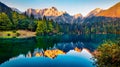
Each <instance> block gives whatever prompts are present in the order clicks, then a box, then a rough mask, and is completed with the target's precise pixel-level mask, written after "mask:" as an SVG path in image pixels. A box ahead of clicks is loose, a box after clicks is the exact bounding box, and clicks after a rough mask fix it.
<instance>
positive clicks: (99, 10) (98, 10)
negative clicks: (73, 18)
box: [86, 8, 102, 18]
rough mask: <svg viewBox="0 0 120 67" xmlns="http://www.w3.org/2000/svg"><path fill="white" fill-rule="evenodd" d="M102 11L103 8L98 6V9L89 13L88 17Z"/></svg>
mask: <svg viewBox="0 0 120 67" xmlns="http://www.w3.org/2000/svg"><path fill="white" fill-rule="evenodd" d="M101 11H102V9H100V8H96V9H94V10H92V11H91V12H90V13H88V15H87V16H86V17H87V18H90V17H93V16H95V15H97V14H98V13H100V12H101Z"/></svg>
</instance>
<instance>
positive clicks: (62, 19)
mask: <svg viewBox="0 0 120 67" xmlns="http://www.w3.org/2000/svg"><path fill="white" fill-rule="evenodd" d="M25 14H26V15H27V16H29V17H31V16H32V17H34V18H35V19H43V17H44V16H45V17H46V19H48V20H53V21H54V22H58V23H78V22H81V20H82V18H83V16H82V15H81V14H76V15H74V16H71V15H70V14H68V13H67V12H65V11H58V9H57V8H56V7H50V8H45V9H32V8H29V9H27V10H26V11H25Z"/></svg>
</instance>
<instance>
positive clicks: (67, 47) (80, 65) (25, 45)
mask: <svg viewBox="0 0 120 67" xmlns="http://www.w3.org/2000/svg"><path fill="white" fill-rule="evenodd" d="M119 38H120V35H114V34H90V35H61V36H44V37H42V36H41V37H31V38H21V39H18V38H11V39H3V38H0V67H40V66H41V67H75V66H76V67H95V66H94V65H93V63H94V61H93V60H92V57H93V55H92V52H93V51H94V50H95V49H96V48H97V47H98V46H99V45H100V44H102V43H103V42H104V41H107V40H112V41H115V40H116V39H119ZM76 47H77V48H78V49H80V50H81V51H80V52H78V51H75V50H74V49H75V48H76ZM55 49H58V50H61V51H63V52H65V54H59V55H57V56H56V57H54V58H49V57H46V56H40V57H37V56H36V55H35V53H39V52H42V53H44V51H45V50H55Z"/></svg>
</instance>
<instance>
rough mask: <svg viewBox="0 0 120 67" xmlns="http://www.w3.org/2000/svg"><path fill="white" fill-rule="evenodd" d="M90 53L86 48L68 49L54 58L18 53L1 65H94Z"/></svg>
mask: <svg viewBox="0 0 120 67" xmlns="http://www.w3.org/2000/svg"><path fill="white" fill-rule="evenodd" d="M90 58H92V55H91V53H89V51H88V50H87V49H83V50H82V51H81V52H77V51H75V50H70V51H68V52H67V53H66V54H60V55H58V56H57V57H56V58H54V59H51V58H48V57H44V56H41V57H32V58H28V57H25V55H19V56H18V57H15V58H14V59H11V60H9V61H7V62H5V63H3V64H1V67H95V66H94V65H93V64H92V63H93V60H91V59H90Z"/></svg>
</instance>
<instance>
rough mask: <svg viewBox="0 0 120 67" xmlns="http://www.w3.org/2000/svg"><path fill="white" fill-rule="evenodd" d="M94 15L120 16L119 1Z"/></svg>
mask: <svg viewBox="0 0 120 67" xmlns="http://www.w3.org/2000/svg"><path fill="white" fill-rule="evenodd" d="M96 16H104V17H113V18H120V2H119V3H117V4H116V5H114V6H112V7H111V8H109V9H107V10H104V11H102V12H100V13H98V14H97V15H96Z"/></svg>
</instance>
